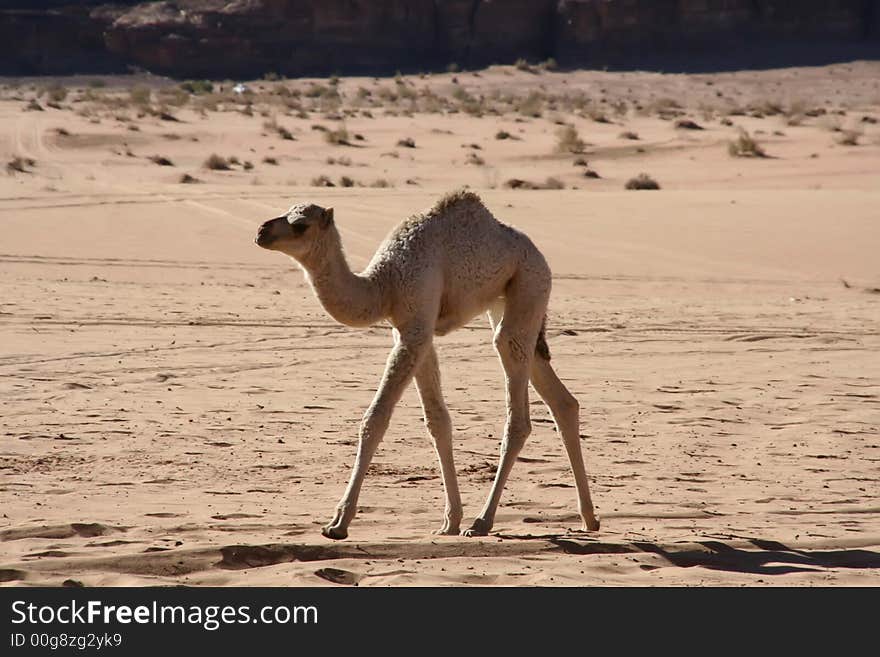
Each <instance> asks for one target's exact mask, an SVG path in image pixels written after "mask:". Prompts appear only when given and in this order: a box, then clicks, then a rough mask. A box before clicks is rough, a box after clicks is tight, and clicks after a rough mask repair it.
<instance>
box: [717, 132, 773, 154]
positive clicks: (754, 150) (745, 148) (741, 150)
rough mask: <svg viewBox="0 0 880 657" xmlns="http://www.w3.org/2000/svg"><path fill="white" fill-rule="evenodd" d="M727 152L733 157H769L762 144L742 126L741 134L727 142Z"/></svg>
mask: <svg viewBox="0 0 880 657" xmlns="http://www.w3.org/2000/svg"><path fill="white" fill-rule="evenodd" d="M727 152H728V153H730V155H731V156H732V157H767V153H766V152H765V151H764V149H763V148H762V147H761V145H760V144H759V143H758V142H756V141H755V140H754V139H753V138H752V136H751V135H750V134H749V133H748V132H746V131H745V130H744V129H742V128H740V130H739V136H737V138H736V139H735V140H734V141H731V142H729V143H728V144H727Z"/></svg>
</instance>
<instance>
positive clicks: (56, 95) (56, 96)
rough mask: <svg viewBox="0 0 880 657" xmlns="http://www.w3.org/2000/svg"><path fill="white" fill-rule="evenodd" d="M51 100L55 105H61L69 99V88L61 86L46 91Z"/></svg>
mask: <svg viewBox="0 0 880 657" xmlns="http://www.w3.org/2000/svg"><path fill="white" fill-rule="evenodd" d="M46 94H47V95H48V97H49V100H50V101H51V102H53V103H61V102H63V101H64V99H65V98H67V88H66V87H62V86H61V85H60V84H56V85H53V86H51V87H49V88H48V89H47V90H46Z"/></svg>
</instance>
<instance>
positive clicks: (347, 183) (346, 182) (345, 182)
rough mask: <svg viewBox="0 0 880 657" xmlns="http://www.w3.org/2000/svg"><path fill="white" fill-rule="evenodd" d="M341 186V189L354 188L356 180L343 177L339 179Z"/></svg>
mask: <svg viewBox="0 0 880 657" xmlns="http://www.w3.org/2000/svg"><path fill="white" fill-rule="evenodd" d="M339 186H340V187H354V180H353V179H352V178H349V177H348V176H342V177H341V178H340V179H339Z"/></svg>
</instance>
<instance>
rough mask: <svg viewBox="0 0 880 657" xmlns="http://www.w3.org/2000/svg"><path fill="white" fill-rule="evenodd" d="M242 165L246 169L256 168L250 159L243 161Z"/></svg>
mask: <svg viewBox="0 0 880 657" xmlns="http://www.w3.org/2000/svg"><path fill="white" fill-rule="evenodd" d="M241 167H242V169H244V170H245V171H250V170H251V169H253V168H254V163H253V162H251V161H250V160H245V161H244V162H243V163H242V165H241Z"/></svg>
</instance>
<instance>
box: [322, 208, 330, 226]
mask: <svg viewBox="0 0 880 657" xmlns="http://www.w3.org/2000/svg"><path fill="white" fill-rule="evenodd" d="M332 223H333V208H327V209H326V210H324V213H323V214H322V215H321V228H327V227H328V226H329V225H330V224H332Z"/></svg>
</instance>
